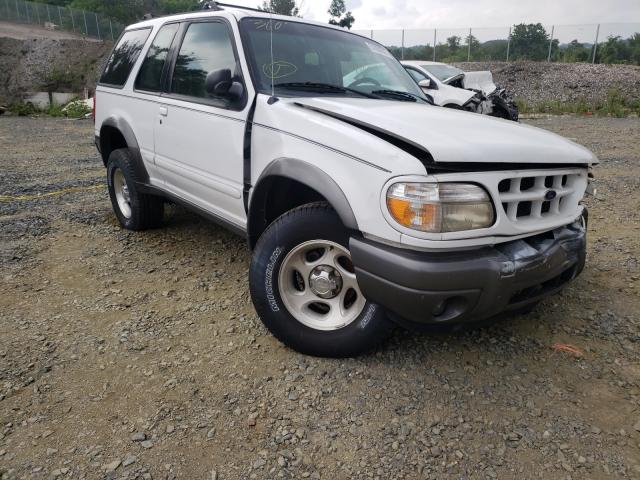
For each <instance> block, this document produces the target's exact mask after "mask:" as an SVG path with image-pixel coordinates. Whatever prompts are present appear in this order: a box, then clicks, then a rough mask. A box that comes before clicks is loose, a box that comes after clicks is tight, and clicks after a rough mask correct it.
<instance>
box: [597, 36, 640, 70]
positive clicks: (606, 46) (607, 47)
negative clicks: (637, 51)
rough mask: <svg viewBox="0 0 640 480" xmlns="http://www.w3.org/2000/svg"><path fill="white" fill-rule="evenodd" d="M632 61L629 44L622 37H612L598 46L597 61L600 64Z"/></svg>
mask: <svg viewBox="0 0 640 480" xmlns="http://www.w3.org/2000/svg"><path fill="white" fill-rule="evenodd" d="M636 35H637V34H636ZM630 59H631V48H630V47H629V42H628V41H627V40H623V39H622V37H620V36H610V37H608V38H607V41H606V42H604V43H601V44H599V45H598V51H597V55H596V60H597V61H598V62H600V63H629V60H630Z"/></svg>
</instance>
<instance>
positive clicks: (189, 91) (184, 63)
mask: <svg viewBox="0 0 640 480" xmlns="http://www.w3.org/2000/svg"><path fill="white" fill-rule="evenodd" d="M221 69H229V70H230V71H231V75H232V81H240V82H241V78H240V75H239V73H238V68H237V62H236V57H235V54H234V51H233V44H232V39H231V36H230V34H229V29H228V28H227V26H226V25H225V24H224V23H222V22H201V23H192V24H191V25H189V28H188V29H187V32H186V33H185V36H184V40H183V41H182V45H181V46H180V50H179V52H178V57H177V58H176V65H175V68H174V70H173V78H172V80H171V93H175V94H178V95H184V96H188V97H194V98H197V99H206V100H210V101H212V102H213V103H217V102H221V103H223V104H228V102H229V100H228V99H225V98H223V97H218V96H216V95H214V94H213V93H208V92H207V90H206V88H205V82H206V79H207V75H209V74H210V73H211V72H214V71H217V70H221Z"/></svg>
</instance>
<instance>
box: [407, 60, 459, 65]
mask: <svg viewBox="0 0 640 480" xmlns="http://www.w3.org/2000/svg"><path fill="white" fill-rule="evenodd" d="M400 63H402V64H405V65H448V64H447V63H442V62H430V61H429V60H400Z"/></svg>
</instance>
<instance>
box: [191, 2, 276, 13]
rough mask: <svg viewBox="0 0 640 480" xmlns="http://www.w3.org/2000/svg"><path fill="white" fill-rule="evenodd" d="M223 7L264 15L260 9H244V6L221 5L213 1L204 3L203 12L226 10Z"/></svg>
mask: <svg viewBox="0 0 640 480" xmlns="http://www.w3.org/2000/svg"><path fill="white" fill-rule="evenodd" d="M222 7H228V8H239V9H241V10H251V11H252V12H262V13H264V10H260V9H259V8H252V7H244V6H242V5H232V4H230V3H221V2H216V1H211V2H204V3H203V4H202V10H224V8H222Z"/></svg>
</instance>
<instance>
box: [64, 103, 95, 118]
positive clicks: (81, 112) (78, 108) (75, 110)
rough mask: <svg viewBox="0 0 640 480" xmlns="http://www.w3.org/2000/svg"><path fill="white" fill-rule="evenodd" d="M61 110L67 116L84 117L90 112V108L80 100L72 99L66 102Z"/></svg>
mask: <svg viewBox="0 0 640 480" xmlns="http://www.w3.org/2000/svg"><path fill="white" fill-rule="evenodd" d="M63 111H64V113H65V114H66V115H67V117H71V118H84V117H85V116H86V115H87V114H88V113H91V108H90V107H89V106H88V105H87V104H86V103H84V102H83V101H82V100H74V101H72V102H69V103H67V105H66V107H64V109H63Z"/></svg>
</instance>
